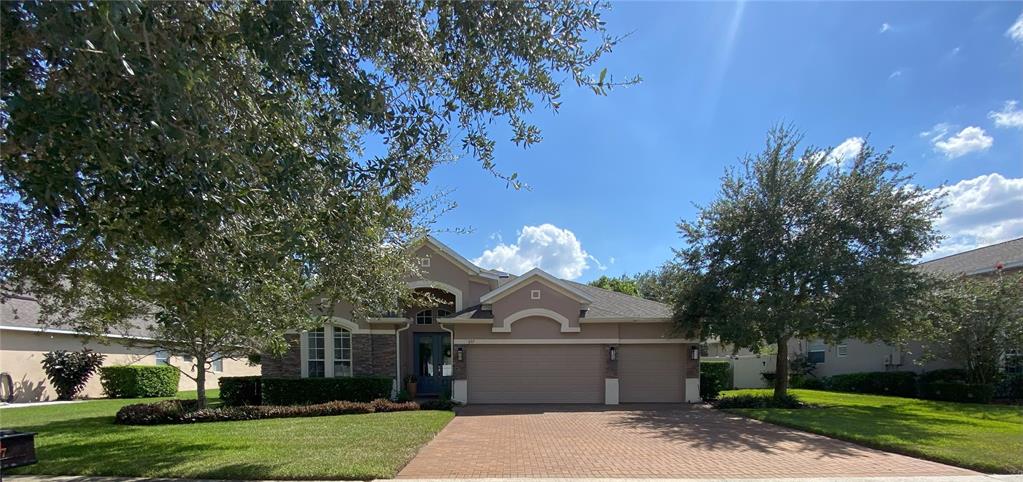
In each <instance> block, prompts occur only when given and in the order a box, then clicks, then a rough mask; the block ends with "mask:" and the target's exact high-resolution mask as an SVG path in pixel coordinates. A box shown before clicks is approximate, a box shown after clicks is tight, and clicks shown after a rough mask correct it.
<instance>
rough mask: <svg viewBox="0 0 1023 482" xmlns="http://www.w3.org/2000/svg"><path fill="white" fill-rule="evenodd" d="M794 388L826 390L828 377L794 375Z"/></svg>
mask: <svg viewBox="0 0 1023 482" xmlns="http://www.w3.org/2000/svg"><path fill="white" fill-rule="evenodd" d="M792 388H804V389H806V390H824V389H825V388H826V379H824V378H812V377H801V378H796V377H792Z"/></svg>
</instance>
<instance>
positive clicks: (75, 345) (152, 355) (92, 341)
mask: <svg viewBox="0 0 1023 482" xmlns="http://www.w3.org/2000/svg"><path fill="white" fill-rule="evenodd" d="M127 337H130V338H131V339H134V340H136V343H126V341H127V339H128V338H127ZM150 339H151V338H150V337H149V336H148V334H147V333H145V331H143V330H140V329H136V330H132V331H131V332H128V333H126V334H125V335H109V336H106V337H104V338H102V339H100V338H89V337H86V336H83V335H82V334H80V333H76V332H74V331H71V330H68V329H60V328H55V327H50V326H43V325H40V324H39V304H38V302H36V300H35V299H34V298H32V297H30V296H20V295H13V296H12V297H11V298H9V299H8V300H7V301H6V302H4V303H0V372H2V373H5V374H7V375H10V377H11V381H12V384H13V386H12V387H11V388H12V392H11V395H13V401H14V402H15V403H23V402H40V401H47V400H55V399H56V398H57V393H56V392H55V391H54V390H53V388H52V387H51V386H50V382H49V380H47V378H46V373H45V372H44V371H43V367H42V360H43V355H44V354H45V353H46V352H49V351H56V350H67V351H78V350H81V349H83V348H89V349H91V350H93V351H97V352H100V353H103V354H104V355H106V359H105V360H104V361H103V365H105V366H109V365H131V364H140V365H160V364H173V365H174V366H177V367H179V368H183V369H190V370H191V371H192V372H194V371H195V366H194V364H191V360H189V359H187V358H186V357H181V356H177V355H173V354H169V353H167V352H165V351H162V350H158V349H155V348H153V347H151V346H145V341H146V340H150ZM259 373H260V371H259V365H250V364H249V363H248V361H246V360H230V359H223V360H219V361H218V362H216V363H214V364H213V372H212V373H211V374H209V375H208V377H207V379H206V388H217V386H218V380H219V379H220V377H221V376H244V375H259ZM0 390H2V391H6V390H7V388H0ZM178 390H195V382H194V381H192V380H191V379H190V378H188V377H186V376H182V377H181V380H180V381H179V383H178ZM2 395H3V396H5V397H6V396H7V395H8V394H7V393H2ZM82 396H85V397H90V398H96V397H102V396H103V388H102V386H100V382H99V375H98V374H97V375H94V376H93V377H92V378H91V379H90V380H89V382H88V384H87V385H86V386H85V389H84V390H83V391H82Z"/></svg>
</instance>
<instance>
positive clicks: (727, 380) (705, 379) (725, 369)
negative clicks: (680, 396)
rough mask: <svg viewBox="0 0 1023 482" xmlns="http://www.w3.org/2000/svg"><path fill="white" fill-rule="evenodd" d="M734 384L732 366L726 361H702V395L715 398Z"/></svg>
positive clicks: (706, 398) (705, 398) (711, 398)
mask: <svg viewBox="0 0 1023 482" xmlns="http://www.w3.org/2000/svg"><path fill="white" fill-rule="evenodd" d="M731 385H732V366H731V364H729V363H728V362H726V361H701V362H700V397H701V398H703V399H704V400H714V399H715V398H718V394H719V393H721V391H722V390H728V389H729V388H731Z"/></svg>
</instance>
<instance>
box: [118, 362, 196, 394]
mask: <svg viewBox="0 0 1023 482" xmlns="http://www.w3.org/2000/svg"><path fill="white" fill-rule="evenodd" d="M180 377H181V373H180V372H178V369H177V368H175V367H172V366H166V365H158V366H152V365H124V366H111V367H102V368H100V369H99V379H100V382H101V383H102V384H103V391H104V392H106V394H107V396H108V397H111V398H147V397H173V396H174V395H175V394H176V393H178V379H179V378H180Z"/></svg>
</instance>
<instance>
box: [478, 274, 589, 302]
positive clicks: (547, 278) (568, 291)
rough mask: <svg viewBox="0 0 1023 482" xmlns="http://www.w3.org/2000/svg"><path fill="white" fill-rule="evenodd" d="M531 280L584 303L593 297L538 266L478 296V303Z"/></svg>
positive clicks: (490, 299) (492, 299)
mask: <svg viewBox="0 0 1023 482" xmlns="http://www.w3.org/2000/svg"><path fill="white" fill-rule="evenodd" d="M533 280H536V281H540V282H542V283H544V284H546V285H548V286H550V287H552V288H554V289H556V290H559V291H561V292H562V294H564V295H566V296H568V297H570V298H574V299H575V300H577V301H579V302H580V303H582V304H584V305H588V304H590V303H592V302H593V298H590V296H589V295H587V294H586V293H585V292H583V291H580V290H579V289H577V288H575V287H574V286H573V285H572V284H569V282H567V281H565V280H561V279H558V278H555V277H553V276H551V275H550V274H548V273H547V272H546V271H544V270H542V269H540V268H533V269H531V270H529V271H527V272H525V273H523V274H522V276H519V277H517V278H514V279H512V280H511V281H508V282H507V283H505V284H504V285H502V286H501V287H500V288H497V289H496V290H494V291H491V292H489V293H487V294H485V295H483V296H482V297H480V303H483V304H491V303H493V302H495V301H497V300H499V299H501V298H504V297H505V296H507V295H509V294H511V293H512V292H514V291H515V290H516V289H518V288H519V287H521V286H522V285H523V284H525V283H527V282H529V281H533Z"/></svg>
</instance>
